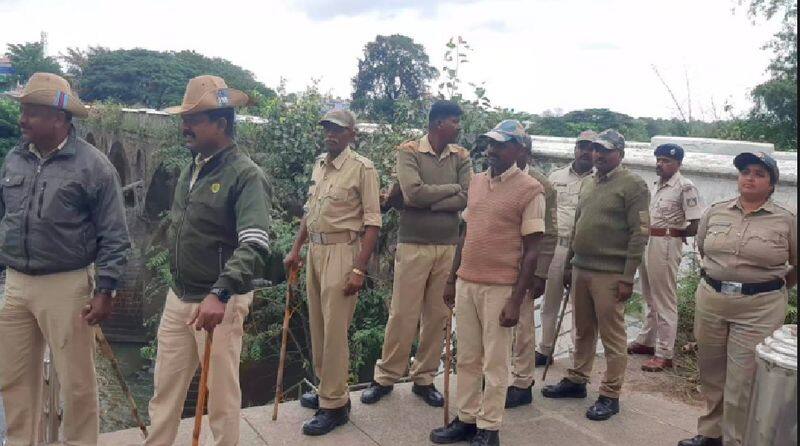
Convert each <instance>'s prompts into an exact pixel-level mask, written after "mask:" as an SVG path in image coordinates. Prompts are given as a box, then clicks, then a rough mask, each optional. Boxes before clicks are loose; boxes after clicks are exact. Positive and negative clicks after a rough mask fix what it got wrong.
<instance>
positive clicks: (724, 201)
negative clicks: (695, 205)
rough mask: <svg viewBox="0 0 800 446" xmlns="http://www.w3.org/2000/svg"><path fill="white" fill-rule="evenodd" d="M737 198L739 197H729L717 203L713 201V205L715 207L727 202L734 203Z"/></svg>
mask: <svg viewBox="0 0 800 446" xmlns="http://www.w3.org/2000/svg"><path fill="white" fill-rule="evenodd" d="M736 200H737V198H729V199H727V200H722V201H717V202H715V203H712V204H711V207H712V208H714V207H717V206H724V205H726V204H730V203H733V202H734V201H736Z"/></svg>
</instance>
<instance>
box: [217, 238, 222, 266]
mask: <svg viewBox="0 0 800 446" xmlns="http://www.w3.org/2000/svg"><path fill="white" fill-rule="evenodd" d="M217 254H218V255H219V272H220V274H222V243H220V244H219V246H218V247H217Z"/></svg>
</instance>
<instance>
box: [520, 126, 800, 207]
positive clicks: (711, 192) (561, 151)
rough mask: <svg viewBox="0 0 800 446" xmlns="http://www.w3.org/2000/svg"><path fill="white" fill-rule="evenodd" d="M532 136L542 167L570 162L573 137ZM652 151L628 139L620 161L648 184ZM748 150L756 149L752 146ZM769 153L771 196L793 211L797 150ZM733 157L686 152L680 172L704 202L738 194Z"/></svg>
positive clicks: (651, 175)
mask: <svg viewBox="0 0 800 446" xmlns="http://www.w3.org/2000/svg"><path fill="white" fill-rule="evenodd" d="M532 138H533V152H534V158H535V159H537V160H538V161H539V162H540V163H541V164H543V167H545V170H548V169H549V168H550V167H552V166H558V165H565V164H567V163H569V162H571V160H572V158H573V156H574V155H573V154H574V148H575V138H557V137H552V136H538V135H532ZM706 141H707V142H708V143H709V144H710V143H711V142H716V143H718V144H719V145H720V146H724V145H726V144H727V143H728V142H729V141H723V140H714V139H706ZM659 144H660V143H659ZM749 144H758V143H749ZM754 147H755V146H754ZM653 150H654V146H653V143H652V142H651V143H647V142H636V141H628V142H627V143H626V145H625V159H624V160H623V163H624V164H625V165H626V166H628V167H629V168H630V169H631V170H632V171H634V172H635V173H637V174H638V175H640V176H642V178H644V179H645V181H647V182H648V184H650V185H651V186H652V185H653V183H654V182H655V181H656V179H657V178H656V174H655V157H654V155H653ZM749 150H752V151H756V149H755V148H752V149H748V151H749ZM765 151H766V150H765ZM736 153H739V152H736ZM772 155H773V156H774V157H775V159H776V161H777V163H778V168H779V169H780V181H779V183H778V185H777V187H776V190H775V195H774V196H773V199H774V200H775V201H776V202H777V203H779V204H781V205H783V206H785V207H788V208H790V209H792V210H796V209H797V153H794V152H774V153H773V154H772ZM734 156H735V154H724V153H700V152H694V151H689V152H687V153H686V156H685V158H684V160H683V166H682V167H681V172H682V173H683V175H684V176H686V177H687V178H689V179H690V180H692V181H693V182H694V183H695V185H696V186H697V188H698V190H699V191H700V196H701V199H702V200H703V202H704V203H705V204H706V205H710V204H712V203H715V202H717V201H721V200H725V199H728V198H733V197H735V196H736V195H737V185H736V178H737V176H738V171H737V170H736V168H735V167H734V166H733V158H734Z"/></svg>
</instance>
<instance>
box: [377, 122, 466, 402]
mask: <svg viewBox="0 0 800 446" xmlns="http://www.w3.org/2000/svg"><path fill="white" fill-rule="evenodd" d="M397 157H398V162H397V166H396V168H397V177H398V180H399V184H400V187H401V188H404V189H405V190H404V192H403V193H404V197H406V198H405V200H406V201H411V202H412V204H420V203H416V202H422V203H421V204H422V206H420V207H417V208H412V209H403V210H401V211H400V229H399V231H398V244H397V251H396V252H395V256H394V284H393V286H392V304H391V308H390V310H389V320H388V322H387V323H386V333H385V336H384V340H383V349H382V353H381V358H380V359H379V360H378V361H377V362H376V363H375V372H374V376H375V377H374V380H375V382H377V383H378V384H380V385H382V386H389V385H392V384H394V383H395V382H397V381H398V380H399V379H401V378H402V377H403V376H404V375H405V374H406V372H408V374H409V375H410V376H411V377H412V379H413V381H414V383H415V384H417V385H419V386H428V385H431V384H433V380H434V376H435V375H436V371H437V370H438V369H439V364H440V362H441V356H442V343H443V341H444V337H445V326H446V324H447V318H448V317H450V310H449V309H448V308H447V305H445V303H444V300H443V299H442V296H443V295H444V289H445V286H446V284H447V279H448V278H449V277H450V270H451V269H452V267H453V258H454V257H455V253H456V243H457V242H458V225H459V223H458V220H459V217H458V212H459V211H461V210H463V209H464V208H465V207H466V205H467V189H468V188H469V181H470V179H471V178H472V163H471V162H470V158H469V152H468V151H467V150H466V149H465V148H463V147H460V146H458V145H455V144H450V145H448V146H447V147H446V148H445V150H443V151H442V153H441V155H437V154H436V153H435V152H434V150H433V148H432V147H431V145H430V141H429V140H428V135H424V136H423V137H422V138H420V139H418V140H415V141H409V142H406V143H404V144H403V145H401V146H400V147H399V148H398V154H397ZM448 186H450V187H453V189H454V190H452V191H447V190H445V189H446V188H447V187H448ZM455 186H458V187H455ZM415 201H416V202H415ZM423 206H424V207H423ZM409 226H410V227H409ZM417 335H419V343H418V345H417V351H416V355H415V356H414V360H413V361H412V363H411V367H410V368H409V364H408V355H409V353H410V351H411V345H412V344H413V342H414V337H415V336H417Z"/></svg>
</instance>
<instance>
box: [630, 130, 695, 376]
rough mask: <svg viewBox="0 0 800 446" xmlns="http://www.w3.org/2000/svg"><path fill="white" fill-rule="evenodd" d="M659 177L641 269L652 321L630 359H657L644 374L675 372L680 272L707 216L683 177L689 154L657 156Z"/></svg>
mask: <svg viewBox="0 0 800 446" xmlns="http://www.w3.org/2000/svg"><path fill="white" fill-rule="evenodd" d="M655 156H656V174H657V175H658V178H659V179H658V180H657V181H656V182H655V184H654V189H653V196H652V198H651V199H650V239H649V241H648V244H647V248H646V249H645V255H644V259H643V261H642V266H641V268H640V270H639V271H640V272H641V280H642V295H643V296H644V299H645V301H646V302H647V309H648V311H647V321H646V322H645V326H644V328H643V329H642V331H641V333H639V337H638V338H637V339H636V341H635V342H633V343H631V345H629V346H628V353H629V354H645V355H653V354H655V357H653V358H650V359H649V360H647V361H645V363H644V364H642V370H644V371H647V372H660V371H662V370H664V369H665V368H671V367H672V356H673V353H674V350H675V336H676V334H677V333H678V297H677V278H678V267H679V266H680V264H681V253H682V251H683V244H684V243H685V241H686V237H694V235H695V234H696V233H697V223H698V221H699V220H700V216H701V215H702V212H701V209H702V206H701V203H700V195H699V194H698V192H697V188H696V187H695V186H694V184H693V183H692V182H691V180H689V179H687V178H686V177H684V176H683V175H681V173H680V167H681V162H682V161H683V148H682V147H681V146H679V145H676V144H662V145H660V146H658V147H657V148H656V150H655Z"/></svg>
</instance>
